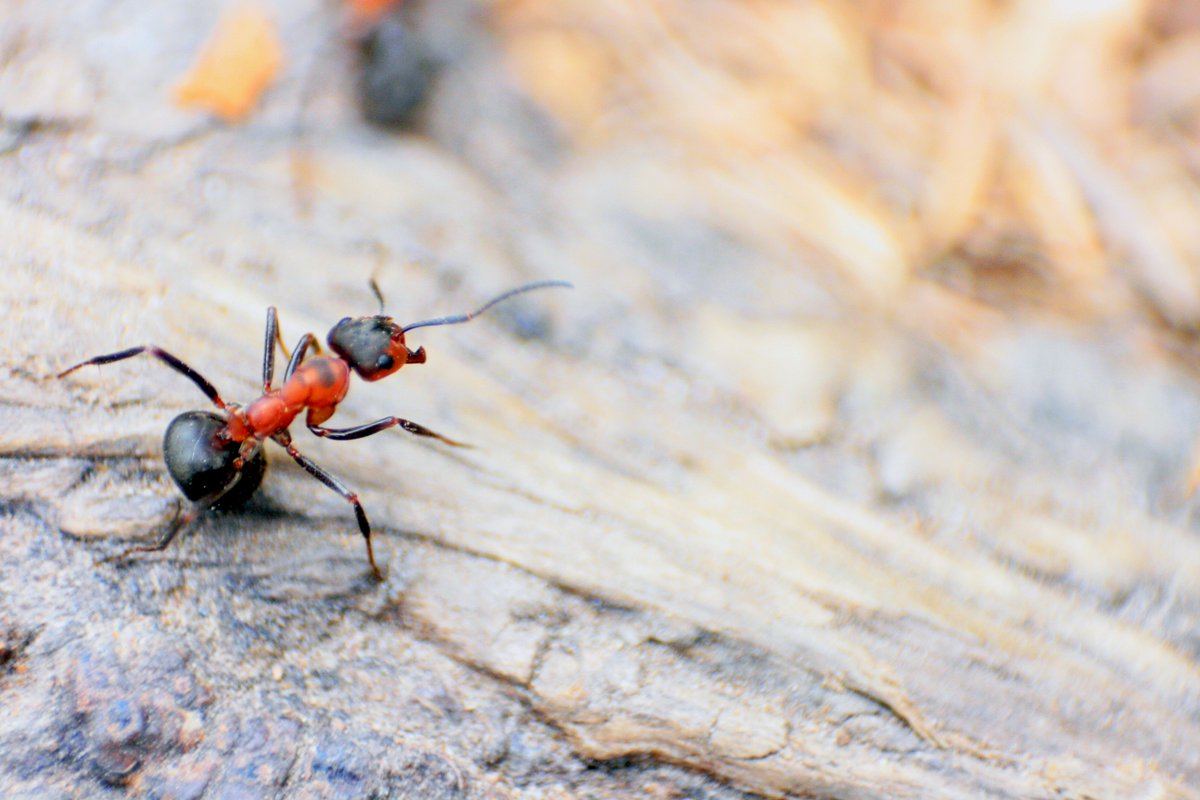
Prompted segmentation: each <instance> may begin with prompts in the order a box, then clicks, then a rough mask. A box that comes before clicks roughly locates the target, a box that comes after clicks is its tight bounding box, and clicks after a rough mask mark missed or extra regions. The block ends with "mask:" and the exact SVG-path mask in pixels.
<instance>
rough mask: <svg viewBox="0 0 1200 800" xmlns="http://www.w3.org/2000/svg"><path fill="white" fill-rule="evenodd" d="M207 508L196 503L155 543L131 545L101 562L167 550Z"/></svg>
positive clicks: (122, 559)
mask: <svg viewBox="0 0 1200 800" xmlns="http://www.w3.org/2000/svg"><path fill="white" fill-rule="evenodd" d="M205 510H206V506H204V505H202V504H200V503H196V504H194V505H193V506H192V507H191V508H189V509H188V510H187V511H186V512H184V513H182V514H179V515H178V516H176V517H175V521H174V522H172V523H171V527H170V528H168V529H167V532H166V534H165V535H163V536H162V537H161V538H160V539H159V540H158V541H157V542H155V543H154V544H144V545H138V546H137V547H130V548H128V549H126V550H122V551H121V552H119V553H117V554H116V555H112V556H107V557H105V558H102V559H100V562H99V563H101V564H107V563H110V562H112V561H124V560H125V559H127V558H129V556H131V555H133V554H134V553H156V552H158V551H159V550H166V549H167V545H169V544H170V543H171V542H172V541H174V540H175V537H176V536H177V535H179V532H180V531H182V530H183V529H185V528H187V527H188V526H190V525H191V524H192V523H193V522H195V521H196V519H197V518H198V517H199V516H200V514H201V512H203V511H205Z"/></svg>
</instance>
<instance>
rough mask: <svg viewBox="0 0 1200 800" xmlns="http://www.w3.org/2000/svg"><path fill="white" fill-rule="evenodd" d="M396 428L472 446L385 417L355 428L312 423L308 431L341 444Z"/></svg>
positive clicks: (408, 422)
mask: <svg viewBox="0 0 1200 800" xmlns="http://www.w3.org/2000/svg"><path fill="white" fill-rule="evenodd" d="M395 427H401V428H403V429H404V430H406V431H408V432H409V433H412V434H416V435H417V436H428V437H430V438H433V439H437V440H438V441H441V442H445V443H446V444H448V445H452V446H454V447H470V446H471V445H469V444H465V443H463V442H456V441H454V440H453V439H450V438H448V437H446V436H442V435H441V434H440V433H435V432H434V431H431V430H429V428H426V427H425V426H424V425H418V424H417V423H415V422H411V421H409V420H407V419H400V417H384V418H383V419H377V420H375V421H374V422H368V423H367V424H366V425H358V426H356V427H353V428H322V427H321V426H320V425H313V424H312V423H309V425H308V429H309V430H310V431H312V432H313V433H315V434H316V435H317V436H320V437H321V438H322V439H333V440H335V441H339V442H344V441H348V440H350V439H361V438H363V437H364V436H374V435H375V434H377V433H379V432H380V431H386V430H387V429H388V428H395Z"/></svg>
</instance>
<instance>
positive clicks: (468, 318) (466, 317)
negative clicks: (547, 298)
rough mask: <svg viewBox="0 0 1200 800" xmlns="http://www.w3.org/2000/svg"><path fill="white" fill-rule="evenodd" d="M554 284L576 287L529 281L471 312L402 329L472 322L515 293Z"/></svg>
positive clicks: (417, 323) (559, 282) (560, 283)
mask: <svg viewBox="0 0 1200 800" xmlns="http://www.w3.org/2000/svg"><path fill="white" fill-rule="evenodd" d="M552 286H562V287H565V288H567V289H571V288H574V287H572V286H571V284H569V283H567V282H566V281H536V282H534V283H527V284H525V285H524V286H518V287H517V288H515V289H509V290H508V291H507V292H505V293H504V294H502V295H500V296H499V297H493V298H492V299H491V300H489V301H487V302H486V303H484V304H483V305H482V306H480V307H479V308H477V309H475V310H474V311H472V312H471V313H469V314H454V315H452V316H449V317H437V318H435V319H427V320H422V321H421V322H414V323H413V324H412V325H405V326H404V328H402V329H401V333H408V332H409V331H411V330H412V329H413V328H430V327H433V326H434V325H458V324H459V323H461V322H470V321H471V320H473V319H475V318H476V317H478V316H479V315H480V314H482V313H483V312H485V311H487V310H488V309H489V308H491V307H492V306H494V305H496V304H497V303H499V302H500V301H502V300H507V299H508V298H510V297H512V296H513V295H517V294H523V293H525V292H532V291H533V290H534V289H549V288H550V287H552Z"/></svg>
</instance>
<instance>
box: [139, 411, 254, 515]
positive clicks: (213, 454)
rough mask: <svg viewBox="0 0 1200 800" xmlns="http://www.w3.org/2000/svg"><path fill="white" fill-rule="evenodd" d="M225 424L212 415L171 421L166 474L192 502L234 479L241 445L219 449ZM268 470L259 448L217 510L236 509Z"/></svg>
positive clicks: (199, 413) (191, 413)
mask: <svg viewBox="0 0 1200 800" xmlns="http://www.w3.org/2000/svg"><path fill="white" fill-rule="evenodd" d="M224 427H225V420H224V419H223V418H222V417H220V416H218V415H217V414H214V413H212V412H209V411H188V412H186V413H184V414H180V415H179V416H178V417H176V418H175V419H173V420H171V424H170V425H168V426H167V432H166V435H164V436H163V458H165V459H166V462H167V471H168V472H170V473H171V477H172V478H174V479H175V483H176V484H178V486H179V490H180V491H182V492H183V494H184V496H186V497H187V499H189V500H201V499H203V498H205V497H210V496H211V495H213V494H216V493H217V492H219V491H220V490H221V489H223V488H224V487H226V486H228V485H229V484H230V482H231V481H233V478H234V469H233V462H234V460H235V459H236V458H237V455H238V443H237V442H227V443H225V444H223V445H222V446H220V447H218V446H217V445H216V441H217V432H218V431H220V430H221V429H222V428H224ZM266 469H267V457H266V455H265V454H264V453H263V448H261V447H260V448H259V449H258V452H257V453H255V454H254V457H253V458H251V459H250V460H249V461H247V462H246V464H245V465H244V466H243V467H242V475H241V477H240V478H239V479H238V481H237V483H236V484H235V485H234V486H233V487H232V488H231V489H230V490H229V491H228V492H226V493H225V494H224V495H222V496H221V497H220V499H218V500H217V501H216V502H214V503H213V504H212V508H215V509H232V508H236V507H238V506H240V505H242V504H243V503H245V502H246V501H247V500H249V499H250V496H251V495H253V494H254V491H255V490H256V489H257V488H258V485H259V484H260V483H262V479H263V473H264V472H265V471H266Z"/></svg>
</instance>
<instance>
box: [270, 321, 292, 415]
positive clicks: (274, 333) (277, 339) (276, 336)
mask: <svg viewBox="0 0 1200 800" xmlns="http://www.w3.org/2000/svg"><path fill="white" fill-rule="evenodd" d="M276 344H278V345H279V349H280V350H282V351H283V355H284V356H285V357H287V358H291V357H292V354H291V353H290V352H288V349H287V345H285V344H284V343H283V334H281V333H280V332H279V312H278V311H276V310H275V306H271V307H270V308H268V309H267V335H266V337H265V340H264V341H263V394H266V393H268V392H270V391H271V384H272V383H274V381H275V345H276Z"/></svg>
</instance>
